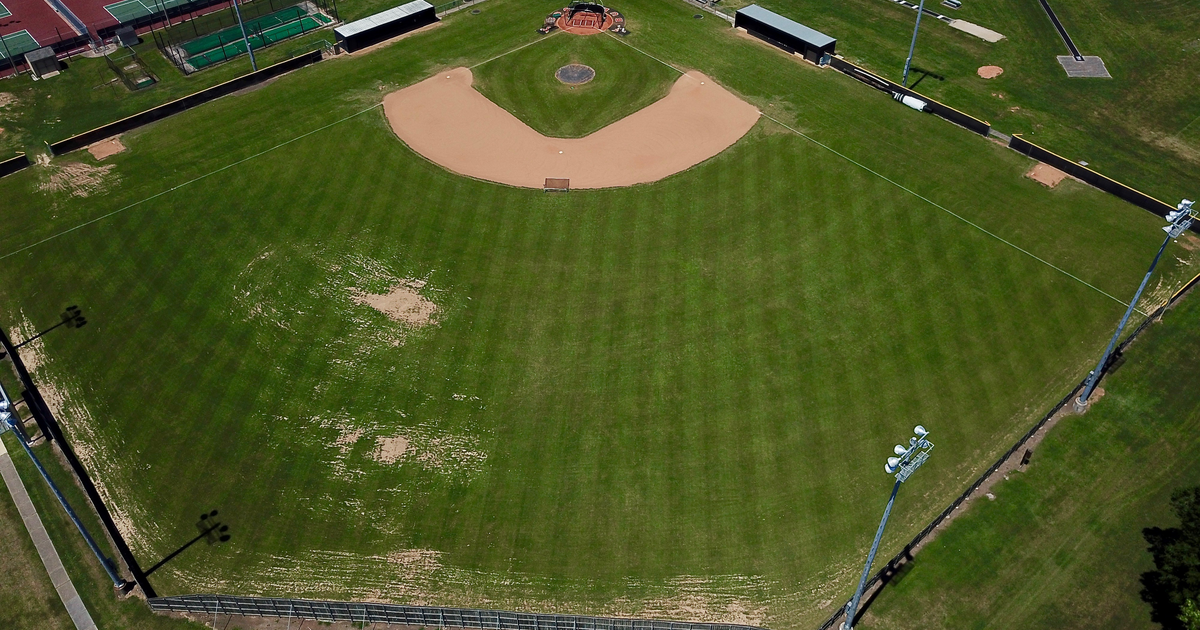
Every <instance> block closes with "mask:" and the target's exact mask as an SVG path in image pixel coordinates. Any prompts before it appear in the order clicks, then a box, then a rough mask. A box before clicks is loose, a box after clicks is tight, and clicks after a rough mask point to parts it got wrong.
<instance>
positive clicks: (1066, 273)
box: [608, 34, 1146, 317]
mask: <svg viewBox="0 0 1200 630" xmlns="http://www.w3.org/2000/svg"><path fill="white" fill-rule="evenodd" d="M608 36H609V37H612V38H613V39H615V40H617V41H619V42H621V43H622V44H625V45H626V46H629V47H630V48H632V49H634V50H636V51H638V52H640V53H642V54H643V55H646V56H647V57H649V58H651V59H653V60H655V61H657V62H659V63H661V64H663V65H664V66H667V67H668V68H671V69H672V70H675V71H676V72H679V73H680V74H683V71H682V70H680V69H679V68H676V67H675V66H673V65H671V64H669V63H667V62H665V61H663V60H662V59H659V58H658V57H655V56H654V55H651V54H650V53H648V52H646V51H644V50H642V49H641V48H638V47H637V46H634V45H633V44H630V43H629V42H627V41H625V40H623V39H621V38H620V37H617V36H616V35H612V34H608ZM762 116H763V118H766V119H767V120H770V121H773V122H774V123H775V124H777V125H779V126H781V127H783V128H784V129H787V130H788V131H790V132H792V133H794V134H796V135H798V136H800V137H801V138H804V139H805V140H808V141H809V142H811V143H813V144H815V145H817V146H819V147H821V148H822V149H825V150H826V151H829V152H830V153H832V154H834V155H836V156H838V157H840V158H842V159H843V160H846V161H847V162H849V163H851V164H853V165H855V166H857V167H859V168H861V169H863V170H864V171H866V172H868V173H870V174H872V175H874V176H876V177H878V178H880V179H882V180H883V181H885V182H887V183H889V184H891V185H893V186H895V187H896V188H899V189H900V190H903V191H904V192H906V193H908V194H910V195H912V196H914V197H916V198H917V199H920V200H921V201H924V202H925V203H927V204H929V205H931V206H933V207H935V208H937V209H938V210H941V211H942V212H945V213H946V214H948V215H950V216H952V217H954V218H956V219H958V220H959V221H962V222H963V223H966V224H967V225H969V226H971V227H973V228H975V229H977V230H979V231H980V232H983V233H984V234H987V235H988V236H990V237H992V238H994V239H996V240H997V241H1000V242H1001V243H1004V244H1005V245H1008V246H1009V247H1011V248H1013V249H1015V250H1017V251H1019V252H1021V253H1022V254H1025V255H1026V256H1029V257H1030V258H1032V259H1034V260H1036V261H1038V262H1040V263H1042V264H1043V265H1046V266H1047V267H1050V268H1051V269H1053V270H1055V271H1057V272H1059V273H1061V274H1063V275H1064V276H1066V277H1068V278H1070V279H1072V280H1075V281H1076V282H1078V283H1080V284H1082V285H1084V286H1086V287H1088V288H1089V289H1092V290H1093V291H1095V292H1097V293H1099V294H1100V295H1103V296H1104V297H1106V298H1108V299H1110V300H1112V301H1114V302H1116V303H1117V304H1120V305H1122V306H1129V303H1128V302H1122V301H1121V300H1120V299H1119V298H1117V297H1115V296H1113V295H1110V294H1109V293H1106V292H1105V291H1104V290H1103V289H1101V288H1099V287H1097V286H1096V285H1094V284H1092V283H1090V282H1088V281H1087V280H1084V279H1083V278H1080V277H1079V276H1076V275H1075V274H1073V273H1071V272H1069V271H1067V270H1066V269H1063V268H1062V267H1059V266H1057V265H1055V264H1054V263H1052V262H1050V261H1048V260H1045V259H1043V258H1041V257H1039V256H1038V255H1037V254H1034V253H1033V252H1031V251H1029V250H1027V249H1024V248H1022V247H1021V246H1019V245H1017V244H1015V243H1012V242H1010V241H1006V240H1004V239H1003V238H1002V237H1000V236H999V235H997V234H995V233H993V232H990V231H988V230H987V229H986V228H984V227H983V226H981V225H979V224H978V223H973V222H972V221H971V220H969V219H967V218H966V217H963V216H962V215H960V214H956V213H954V212H953V211H951V210H949V209H947V208H946V207H945V206H942V205H941V204H939V203H937V202H935V201H933V200H932V199H929V198H928V197H925V196H923V195H921V194H920V193H917V192H916V191H913V190H910V189H908V188H906V187H905V186H904V185H903V184H900V183H899V182H896V181H895V180H892V179H889V178H888V177H887V176H886V175H884V174H882V173H880V172H878V171H875V170H872V169H871V167H869V166H866V165H864V164H862V163H860V162H856V161H854V160H853V159H852V158H850V156H848V155H845V154H844V153H839V152H838V151H837V150H836V149H834V148H833V147H830V146H829V145H826V144H822V143H821V142H820V141H818V140H816V139H814V138H813V137H812V136H809V135H807V134H805V133H804V132H802V131H800V130H798V129H793V128H792V127H790V126H788V125H786V124H784V123H783V122H782V121H780V120H779V119H777V118H775V117H773V116H771V115H770V114H768V113H766V112H762ZM1134 310H1136V311H1137V312H1138V313H1141V314H1142V316H1143V317H1145V316H1146V312H1145V311H1143V310H1142V309H1140V308H1139V309H1134Z"/></svg>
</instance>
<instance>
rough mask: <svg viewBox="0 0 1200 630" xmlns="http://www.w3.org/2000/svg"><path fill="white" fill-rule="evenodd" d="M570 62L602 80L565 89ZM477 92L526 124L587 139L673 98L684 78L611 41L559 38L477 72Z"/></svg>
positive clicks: (552, 37) (558, 134) (547, 132)
mask: <svg viewBox="0 0 1200 630" xmlns="http://www.w3.org/2000/svg"><path fill="white" fill-rule="evenodd" d="M569 63H581V64H584V65H587V66H590V67H591V68H592V69H594V70H595V71H596V78H594V79H592V80H591V81H589V82H587V83H585V84H583V85H579V86H570V85H564V84H563V83H562V82H561V81H559V80H558V79H557V78H555V76H554V72H555V71H556V70H558V69H559V68H561V67H562V66H565V65H567V64H569ZM472 73H473V74H474V76H475V88H476V89H477V90H479V91H480V92H481V93H483V95H484V96H486V97H488V98H489V99H491V100H492V101H493V102H495V103H496V104H497V105H499V106H501V107H503V108H504V109H507V110H508V111H510V112H512V113H513V114H514V115H515V116H516V117H517V118H520V119H521V120H522V121H524V122H525V124H527V125H529V126H530V127H533V128H534V129H536V130H538V131H540V132H542V133H543V134H545V135H548V136H553V137H557V138H581V137H583V136H586V135H588V134H590V133H592V132H593V131H596V130H598V129H601V128H603V127H605V126H606V125H608V124H609V123H612V122H616V121H618V120H620V119H622V118H624V117H626V116H628V115H629V114H632V113H634V112H636V111H638V110H639V109H642V108H643V107H645V106H647V105H649V104H650V103H653V102H654V101H656V100H658V99H660V98H662V97H664V96H666V95H667V92H669V91H670V89H671V85H672V84H673V83H674V82H675V80H676V79H678V78H679V73H678V72H676V71H675V70H672V69H671V68H669V67H667V66H665V65H663V64H662V63H659V62H658V61H655V60H654V59H651V58H650V57H647V56H646V55H643V54H642V53H639V52H637V51H636V50H634V49H632V48H630V47H629V46H626V45H624V44H622V43H621V42H619V41H617V40H616V39H615V38H612V37H607V36H591V37H579V36H574V35H570V34H565V33H554V34H553V35H550V36H548V37H546V41H544V42H538V43H537V44H534V45H532V46H529V47H528V48H524V49H522V50H518V51H516V52H513V53H511V54H508V55H505V56H503V57H501V58H499V59H496V60H494V61H490V62H488V63H486V64H484V65H482V66H479V67H478V68H476V69H475V70H473V71H472Z"/></svg>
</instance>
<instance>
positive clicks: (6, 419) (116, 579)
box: [0, 385, 131, 591]
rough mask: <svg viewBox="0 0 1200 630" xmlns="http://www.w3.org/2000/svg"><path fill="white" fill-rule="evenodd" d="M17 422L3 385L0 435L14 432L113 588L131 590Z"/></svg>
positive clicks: (0, 400) (0, 391) (0, 402)
mask: <svg viewBox="0 0 1200 630" xmlns="http://www.w3.org/2000/svg"><path fill="white" fill-rule="evenodd" d="M17 422H18V420H17V416H16V409H13V404H12V401H11V400H9V398H8V392H6V391H4V386H3V385H0V433H4V431H8V430H11V431H12V432H13V435H14V436H15V437H16V438H17V441H18V442H20V443H21V447H22V448H24V449H25V454H27V455H29V459H31V460H33V465H34V466H36V467H37V469H38V472H39V473H41V475H42V479H45V480H46V485H48V486H50V489H51V490H52V491H54V496H55V497H57V498H58V502H59V504H61V505H62V507H63V509H64V510H66V512H67V516H70V517H71V521H72V522H74V523H75V527H76V528H78V529H79V533H80V534H83V539H84V540H85V541H86V542H87V545H88V547H90V548H91V550H92V553H94V554H96V559H97V560H99V561H100V566H102V567H104V572H105V573H107V574H108V578H109V579H110V580H112V583H113V588H114V589H116V590H118V591H125V590H127V589H128V588H130V586H131V585H130V583H129V582H126V581H125V579H124V578H122V577H121V576H120V575H119V574H118V573H117V568H116V566H114V565H113V561H112V560H109V559H108V557H107V556H105V555H104V553H103V552H102V551H100V546H99V545H97V544H96V540H95V539H93V538H92V535H91V534H89V533H88V530H87V528H85V527H84V526H83V522H81V521H80V520H79V516H77V515H76V514H75V510H73V509H71V504H70V503H67V499H66V497H64V496H63V493H62V492H61V491H60V490H59V489H58V486H57V485H55V484H54V481H53V480H52V479H50V474H49V473H47V472H46V469H45V468H44V467H43V466H42V462H40V461H38V458H37V456H35V455H34V454H33V449H32V448H30V447H29V443H27V442H26V441H25V436H24V435H23V434H22V433H21V431H20V430H18V429H17Z"/></svg>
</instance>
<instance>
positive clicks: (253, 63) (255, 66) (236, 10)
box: [233, 0, 924, 72]
mask: <svg viewBox="0 0 1200 630" xmlns="http://www.w3.org/2000/svg"><path fill="white" fill-rule="evenodd" d="M922 2H924V0H922ZM233 12H234V14H236V15H237V21H238V28H240V29H242V41H243V42H246V53H247V54H249V55H250V69H251V70H252V71H254V72H258V62H257V61H255V60H254V49H253V48H251V47H250V38H249V37H246V24H245V23H244V22H242V10H241V9H240V8H238V1H237V0H233Z"/></svg>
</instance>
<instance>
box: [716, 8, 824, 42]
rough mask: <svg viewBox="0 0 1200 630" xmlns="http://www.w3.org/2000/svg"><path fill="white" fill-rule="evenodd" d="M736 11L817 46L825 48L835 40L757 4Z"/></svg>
mask: <svg viewBox="0 0 1200 630" xmlns="http://www.w3.org/2000/svg"><path fill="white" fill-rule="evenodd" d="M737 12H738V13H741V14H743V15H745V16H746V17H748V18H751V19H754V20H756V21H758V22H761V23H763V24H766V25H767V26H771V27H774V28H777V29H779V30H781V31H783V32H784V33H787V34H788V35H791V36H793V37H796V38H798V39H801V40H803V41H806V42H808V43H809V44H811V45H813V46H815V47H817V48H825V47H826V46H829V45H830V44H833V43H834V42H836V41H837V40H836V39H834V38H832V37H830V36H828V35H826V34H825V33H822V32H821V31H817V30H813V29H811V28H809V27H807V26H805V25H803V24H801V23H799V22H796V21H794V20H789V19H788V18H785V17H783V16H782V15H779V14H778V13H775V12H774V11H768V10H766V9H764V8H762V7H760V6H758V5H757V4H752V5H750V6H748V7H743V8H741V9H738V11H737Z"/></svg>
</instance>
